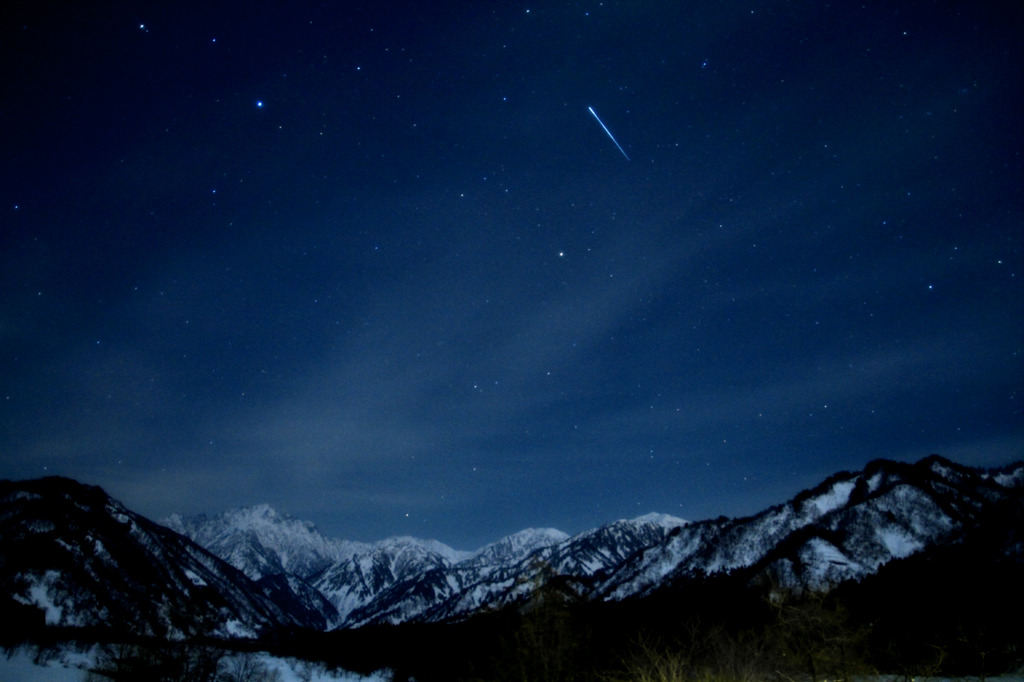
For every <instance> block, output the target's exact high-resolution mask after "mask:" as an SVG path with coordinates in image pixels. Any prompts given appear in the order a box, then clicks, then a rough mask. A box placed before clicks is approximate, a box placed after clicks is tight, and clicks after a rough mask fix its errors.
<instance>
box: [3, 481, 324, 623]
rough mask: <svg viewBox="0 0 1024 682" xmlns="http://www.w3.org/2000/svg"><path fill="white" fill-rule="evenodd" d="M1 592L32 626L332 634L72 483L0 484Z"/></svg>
mask: <svg viewBox="0 0 1024 682" xmlns="http://www.w3.org/2000/svg"><path fill="white" fill-rule="evenodd" d="M0 590H2V594H3V595H4V597H2V600H3V602H2V603H4V606H5V608H6V609H8V610H12V611H17V612H18V613H20V614H21V615H22V616H23V617H25V618H27V619H28V620H27V621H26V622H25V623H24V625H25V627H26V628H30V627H32V626H33V625H36V626H43V625H47V626H60V627H70V628H110V629H112V630H116V631H119V632H128V631H130V632H132V633H133V634H144V635H151V636H163V637H171V638H175V637H183V636H193V635H207V636H209V635H214V636H231V637H235V636H256V635H259V634H263V633H267V632H269V631H271V630H273V629H275V628H278V627H282V626H284V627H320V628H322V627H325V626H326V623H325V622H324V620H323V619H322V618H317V617H315V616H313V615H312V614H311V613H310V612H309V611H308V609H305V608H303V606H302V605H301V603H300V601H299V599H298V598H297V595H296V594H295V593H294V592H292V591H291V590H289V589H285V588H282V587H281V586H271V585H266V586H261V585H258V584H256V583H254V582H253V581H252V580H250V579H249V578H247V577H246V576H245V575H244V574H242V573H241V572H240V571H238V570H237V569H235V568H233V567H232V566H230V565H228V564H227V563H225V562H224V561H222V560H221V559H219V558H217V557H216V556H214V555H213V554H211V553H210V552H208V551H207V550H205V549H203V548H201V547H200V546H199V545H197V544H195V543H193V542H191V541H190V540H188V539H187V538H185V537H183V536H181V535H179V534H178V533H175V532H173V531H171V530H168V529H167V528H164V527H162V526H159V525H157V524H155V523H153V522H152V521H149V520H147V519H145V518H143V517H141V516H139V515H137V514H135V513H133V512H131V511H129V510H128V509H126V508H125V507H124V506H123V505H121V504H120V503H119V502H117V501H116V500H113V499H111V498H110V497H109V496H108V495H107V494H106V493H105V492H103V491H102V490H101V489H100V488H97V487H92V486H86V485H82V484H80V483H77V482H75V481H72V480H70V479H65V478H44V479H38V480H34V481H23V482H14V483H12V482H10V481H0ZM33 614H34V615H33Z"/></svg>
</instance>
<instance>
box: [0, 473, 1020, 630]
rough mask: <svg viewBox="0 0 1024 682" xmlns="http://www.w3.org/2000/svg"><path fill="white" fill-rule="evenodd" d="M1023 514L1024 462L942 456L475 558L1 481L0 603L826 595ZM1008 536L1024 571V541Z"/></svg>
mask: <svg viewBox="0 0 1024 682" xmlns="http://www.w3.org/2000/svg"><path fill="white" fill-rule="evenodd" d="M1022 509H1024V462H1018V463H1015V464H1013V465H1011V466H1008V467H1004V468H1002V469H998V470H995V469H993V470H984V469H977V468H970V467H964V466H961V465H958V464H955V463H953V462H950V461H948V460H946V459H944V458H942V457H939V456H935V455H933V456H931V457H928V458H926V459H923V460H921V461H919V462H917V463H913V464H907V463H901V462H894V461H888V460H877V461H874V462H871V463H869V464H868V465H867V466H866V467H865V469H864V470H863V471H859V472H842V473H838V474H835V475H833V476H831V477H829V478H828V479H827V480H825V481H823V482H822V483H821V484H819V485H817V486H815V487H814V488H812V489H810V490H806V491H804V492H802V493H800V494H799V495H797V496H796V497H794V498H793V499H792V500H790V501H788V502H785V503H783V504H780V505H777V506H774V507H771V508H769V509H767V510H765V511H763V512H761V513H759V514H755V515H753V516H749V517H745V518H735V519H730V518H724V517H722V518H718V519H712V520H705V521H697V522H687V521H684V520H682V519H678V518H674V517H671V516H666V515H660V514H649V515H646V516H642V517H639V518H636V519H631V520H622V521H616V522H614V523H610V524H607V525H604V526H601V527H599V528H595V529H593V530H589V531H586V532H583V533H579V534H577V535H573V536H569V535H567V534H565V533H562V532H560V531H558V530H554V529H549V528H548V529H528V530H524V531H521V532H519V533H516V534H514V535H511V536H508V537H505V538H502V539H500V540H498V541H496V542H494V543H492V544H489V545H486V546H485V547H482V548H480V549H478V550H477V551H474V552H462V551H457V550H454V549H452V548H450V547H448V546H446V545H444V544H442V543H440V542H437V541H433V540H420V539H416V538H410V537H398V538H389V539H386V540H381V541H379V542H373V543H361V542H350V541H347V540H338V539H331V538H326V537H324V536H323V535H322V534H320V533H319V532H318V531H317V530H316V528H315V527H314V526H313V525H312V524H310V523H308V522H305V521H301V520H297V519H293V518H290V517H287V516H283V515H281V514H278V513H277V512H276V511H274V510H273V509H271V508H270V507H267V506H265V505H261V506H255V507H248V508H244V509H237V510H233V511H229V512H225V513H223V514H220V515H215V516H196V517H183V516H179V515H175V516H171V517H170V518H167V519H165V520H163V522H162V523H161V524H157V523H155V522H153V521H150V520H148V519H145V518H143V517H142V516H139V515H138V514H135V513H133V512H131V511H130V510H128V509H126V508H125V507H124V506H123V505H121V504H120V503H118V502H117V501H115V500H113V499H111V498H110V497H109V496H108V495H107V494H106V493H105V492H103V491H102V490H101V489H99V488H96V487H93V486H87V485H83V484H81V483H77V482H75V481H72V480H70V479H65V478H52V477H51V478H44V479H36V480H31V481H19V482H11V481H3V482H0V589H2V594H3V595H4V596H3V597H0V603H2V604H4V610H6V611H8V612H9V613H10V614H15V615H18V616H19V622H22V623H33V624H35V626H37V627H40V628H43V627H48V628H54V627H59V628H103V627H107V628H114V629H118V630H127V631H131V632H135V633H142V634H151V635H158V636H178V637H187V636H192V635H200V634H201V635H212V636H217V637H258V636H261V635H265V634H268V633H271V632H273V631H275V629H280V628H291V629H294V628H308V629H314V630H319V631H326V630H332V629H351V628H358V627H361V626H366V625H374V624H394V623H410V622H424V623H426V622H449V621H457V620H463V619H465V618H468V617H470V616H472V615H473V614H478V613H481V612H489V611H497V610H501V609H504V608H510V607H511V608H514V607H516V606H517V605H521V604H523V603H525V602H526V601H527V600H528V599H529V597H530V595H531V594H532V593H533V592H534V591H535V590H536V589H537V588H538V587H539V586H541V585H543V584H545V583H546V582H548V581H550V580H552V579H553V578H555V577H557V578H558V582H559V584H560V585H561V586H562V587H561V589H563V590H566V591H569V592H571V593H572V594H573V595H574V597H575V598H577V599H580V600H583V601H587V602H595V603H598V602H622V601H628V600H631V599H637V598H642V597H644V596H648V595H652V594H655V593H657V592H659V591H661V590H668V589H672V588H673V586H679V585H684V584H686V583H687V581H693V580H696V579H701V578H704V577H707V576H716V575H727V574H728V575H733V576H736V577H737V579H738V580H742V581H743V582H744V583H745V584H755V583H760V584H764V585H772V586H775V587H776V588H780V589H787V590H796V591H800V590H827V589H830V588H831V587H834V586H836V585H840V584H842V583H847V582H849V581H857V580H862V579H864V578H866V577H867V576H871V575H873V574H875V573H877V572H878V571H879V569H880V568H881V567H883V566H885V565H887V564H890V563H893V562H898V561H900V560H903V559H906V558H908V557H911V556H914V555H920V554H922V553H926V552H929V551H934V550H935V549H936V548H942V547H947V546H952V545H956V544H957V543H960V542H962V540H963V538H964V537H965V535H966V534H968V533H972V532H974V531H976V530H977V529H978V528H979V527H981V526H983V525H984V524H986V523H988V522H989V521H990V520H991V519H992V518H993V516H994V515H1002V516H1003V517H1005V515H1006V514H1007V513H1009V514H1015V515H1017V518H1020V517H1021V515H1022ZM1004 520H1005V518H1004ZM1001 542H1003V544H1004V545H1005V546H1003V547H1002V548H1001V550H1000V551H1002V552H1004V553H1005V554H1006V555H1009V556H1012V557H1014V558H1015V560H1016V561H1017V562H1024V539H1022V538H1021V537H1020V534H1019V533H1018V534H1017V535H1013V534H1010V535H1008V536H1007V537H1005V538H1003V539H1002V540H1001ZM4 620H7V621H8V622H11V621H10V619H4Z"/></svg>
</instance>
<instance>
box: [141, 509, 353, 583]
mask: <svg viewBox="0 0 1024 682" xmlns="http://www.w3.org/2000/svg"><path fill="white" fill-rule="evenodd" d="M161 523H162V524H163V525H165V526H167V527H168V528H170V529H171V530H174V531H176V532H178V533H181V534H182V535H185V536H188V537H189V538H191V539H192V540H194V541H195V542H196V543H198V544H200V545H202V546H203V547H205V548H206V549H208V550H209V551H211V552H213V553H214V554H216V555H217V556H219V557H220V558H222V559H224V560H225V561H227V562H228V563H230V564H231V565H232V566H234V567H235V568H237V569H239V570H240V571H242V572H243V573H245V574H246V575H247V576H249V577H250V578H252V579H253V580H259V579H260V578H264V577H267V576H272V575H279V574H282V573H289V574H291V575H296V576H299V577H301V578H309V577H310V576H313V575H316V574H318V573H320V572H322V571H324V570H325V569H327V568H328V567H330V566H333V565H334V564H337V563H339V562H341V561H344V560H345V559H347V558H349V557H350V556H352V555H353V554H356V553H358V552H359V551H362V550H365V548H366V546H365V545H363V544H362V543H358V542H349V541H347V540H333V539H328V538H326V537H324V536H323V535H321V534H320V532H319V531H317V529H316V527H315V526H314V525H313V524H312V523H309V522H308V521H300V520H298V519H293V518H291V517H289V516H283V515H281V514H278V513H277V512H276V511H275V510H273V509H271V508H270V507H269V506H268V505H265V504H261V505H257V506H254V507H245V508H242V509H235V510H232V511H228V512H225V513H223V514H219V515H217V516H207V515H205V514H203V515H200V516H191V517H185V516H181V515H180V514H173V515H172V516H170V517H168V518H166V519H164V520H163V521H161Z"/></svg>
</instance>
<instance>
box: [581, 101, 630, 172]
mask: <svg viewBox="0 0 1024 682" xmlns="http://www.w3.org/2000/svg"><path fill="white" fill-rule="evenodd" d="M587 111H589V112H590V113H591V114H593V115H594V118H596V119H597V122H598V123H600V124H601V127H602V128H604V132H606V133H608V137H610V138H611V139H612V142H615V146H616V147H618V148H619V151H620V152H622V155H623V156H625V157H626V161H629V156H628V155H627V154H626V151H625V150H624V149H623V148H622V146H621V145H620V144H619V143H618V141H616V139H615V136H614V135H612V131H610V130H608V126H606V125H605V124H604V122H603V121H602V120H601V117H600V116H598V115H597V112H596V111H594V107H587Z"/></svg>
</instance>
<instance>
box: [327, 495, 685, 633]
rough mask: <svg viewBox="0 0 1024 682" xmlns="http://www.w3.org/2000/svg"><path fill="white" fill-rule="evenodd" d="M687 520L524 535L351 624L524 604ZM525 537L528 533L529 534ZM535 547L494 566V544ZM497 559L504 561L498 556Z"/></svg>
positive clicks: (403, 589)
mask: <svg viewBox="0 0 1024 682" xmlns="http://www.w3.org/2000/svg"><path fill="white" fill-rule="evenodd" d="M685 523H686V522H685V521H683V520H682V519H676V518H674V517H671V516H665V515H660V514H648V515H646V516H642V517H640V518H637V519H633V520H630V521H616V522H615V523H612V524H609V525H606V526H601V527H600V528H596V529H594V530H591V531H587V532H584V533H580V534H579V535H576V536H573V537H567V536H566V535H565V533H561V532H560V531H555V530H550V529H547V530H541V531H536V530H534V531H524V532H523V533H518V534H516V535H513V536H510V537H509V538H506V539H505V540H501V541H499V542H498V543H495V544H494V545H489V546H487V547H485V548H483V549H482V550H480V551H479V552H477V553H476V554H474V555H473V556H472V557H470V558H469V559H467V560H465V561H462V562H459V563H457V564H455V565H453V566H450V567H439V568H438V569H435V570H432V571H428V572H426V573H423V574H420V575H417V576H414V577H413V578H412V579H410V580H406V581H404V582H400V583H398V584H396V585H394V586H392V587H391V588H389V589H388V590H386V591H384V592H382V593H381V594H380V595H379V596H378V598H377V599H375V600H373V601H372V602H370V603H369V604H367V605H366V606H364V607H362V608H360V609H356V610H354V611H353V612H352V613H351V614H350V615H349V617H348V619H347V620H346V623H345V625H346V626H348V627H357V626H362V625H368V624H371V623H400V622H406V621H426V622H436V621H443V620H448V619H452V618H460V617H464V616H467V615H470V614H472V613H476V612H478V611H482V610H490V609H498V608H501V607H503V606H506V605H508V604H512V603H516V602H519V601H523V600H525V599H527V598H528V597H529V594H530V592H531V591H532V590H533V589H534V588H535V587H536V586H537V584H538V582H540V581H542V580H544V579H545V577H546V576H551V575H560V576H568V577H569V578H570V579H583V578H588V577H589V576H592V575H595V574H598V573H601V572H604V571H608V570H612V569H613V568H615V567H617V566H619V565H620V564H621V563H622V562H623V561H625V560H626V559H628V558H629V557H630V556H632V555H633V554H635V553H636V552H638V551H640V550H642V549H644V548H647V547H651V546H653V545H656V544H658V543H660V542H662V541H664V540H665V538H666V537H667V536H668V535H669V534H670V533H671V532H672V531H673V529H675V528H678V527H680V526H682V525H684V524H685ZM524 533H525V536H524ZM503 546H519V547H532V549H531V550H529V551H523V550H521V551H519V552H517V553H516V554H513V555H509V556H507V557H505V558H504V560H500V561H496V562H494V563H489V562H487V561H486V557H488V556H494V555H493V554H492V553H491V550H492V549H494V548H495V547H503ZM498 556H502V554H501V552H500V551H499V553H498Z"/></svg>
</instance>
